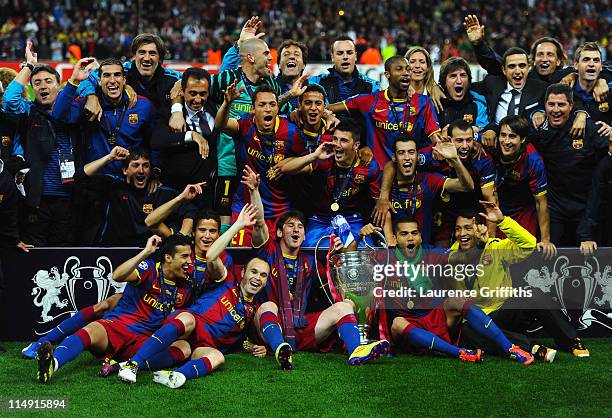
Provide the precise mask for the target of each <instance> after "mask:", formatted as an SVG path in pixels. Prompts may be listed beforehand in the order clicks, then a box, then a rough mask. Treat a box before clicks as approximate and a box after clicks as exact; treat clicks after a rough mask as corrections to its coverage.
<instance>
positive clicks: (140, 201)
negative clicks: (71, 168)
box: [77, 147, 195, 246]
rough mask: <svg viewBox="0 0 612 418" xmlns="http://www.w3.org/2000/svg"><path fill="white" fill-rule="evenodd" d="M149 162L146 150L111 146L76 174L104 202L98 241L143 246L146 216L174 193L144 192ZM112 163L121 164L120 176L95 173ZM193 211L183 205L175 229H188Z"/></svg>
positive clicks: (148, 179) (146, 233) (165, 190)
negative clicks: (107, 151)
mask: <svg viewBox="0 0 612 418" xmlns="http://www.w3.org/2000/svg"><path fill="white" fill-rule="evenodd" d="M150 161H151V159H150V157H149V153H148V152H147V151H146V150H145V149H142V148H140V149H138V148H137V149H133V150H129V151H128V150H127V149H125V148H121V147H114V148H113V149H112V151H111V152H110V153H109V154H108V155H106V156H104V157H102V158H100V159H99V160H96V161H93V162H91V163H89V164H86V165H85V167H84V168H83V171H82V172H80V173H78V174H77V180H78V181H79V183H82V185H83V186H84V187H86V188H89V189H92V190H95V191H97V192H98V193H99V194H100V195H101V196H102V197H103V200H104V202H105V205H106V209H105V211H104V213H105V217H106V218H105V220H104V224H103V226H102V229H101V231H100V232H99V234H98V239H97V242H99V243H101V244H103V245H109V246H112V245H115V246H126V245H127V246H139V245H143V244H144V242H145V241H146V237H147V236H148V235H149V230H148V228H147V225H146V224H145V218H146V216H147V215H148V214H149V213H151V212H152V211H153V209H155V208H157V207H159V206H161V205H162V204H164V203H165V202H167V201H169V200H171V199H172V198H174V197H175V196H176V194H177V193H176V191H175V190H173V189H170V188H168V187H164V186H161V187H158V188H157V190H156V191H155V192H153V193H151V194H149V193H148V192H147V186H148V183H149V181H150V177H151V162H150ZM114 162H120V164H122V173H123V177H118V176H112V175H108V174H100V175H96V174H97V173H98V172H100V170H101V169H102V168H103V167H104V166H105V165H107V164H111V163H114ZM194 212H195V209H194V208H193V206H191V205H183V206H182V207H181V210H180V211H179V212H178V213H177V215H176V217H175V219H174V220H173V222H172V226H173V227H174V228H175V230H179V229H183V230H187V231H188V230H189V228H190V227H191V225H192V222H193V221H192V220H193V217H194ZM185 219H188V220H185ZM183 223H185V225H184V226H183V225H182V224H183Z"/></svg>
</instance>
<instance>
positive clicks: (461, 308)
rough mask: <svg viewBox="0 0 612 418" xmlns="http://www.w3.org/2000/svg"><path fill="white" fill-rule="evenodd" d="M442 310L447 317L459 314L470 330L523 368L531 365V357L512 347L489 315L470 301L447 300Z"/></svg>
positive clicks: (518, 348)
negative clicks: (488, 341)
mask: <svg viewBox="0 0 612 418" xmlns="http://www.w3.org/2000/svg"><path fill="white" fill-rule="evenodd" d="M444 310H445V312H446V313H447V316H451V315H452V314H460V315H461V316H462V317H464V318H465V319H466V320H467V322H468V323H469V324H470V326H471V327H472V329H474V331H476V332H477V333H479V334H480V335H482V336H483V337H486V338H487V339H489V340H491V341H493V342H494V343H495V344H496V345H497V346H498V347H499V348H500V349H501V350H503V351H504V352H505V353H508V355H509V356H510V357H511V358H513V359H515V360H516V361H518V362H519V363H522V364H524V365H525V366H527V365H529V364H531V363H533V356H532V355H531V354H530V353H528V352H527V351H525V350H523V349H521V348H520V347H519V346H517V345H514V344H512V343H511V342H510V340H508V338H506V336H505V335H504V333H503V332H502V330H501V329H499V327H498V326H497V324H495V322H493V319H491V317H490V316H489V315H487V314H486V313H484V312H483V310H482V309H480V308H479V307H478V306H476V305H474V304H473V303H472V301H470V300H465V299H463V298H449V299H447V300H445V301H444Z"/></svg>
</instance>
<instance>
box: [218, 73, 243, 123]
mask: <svg viewBox="0 0 612 418" xmlns="http://www.w3.org/2000/svg"><path fill="white" fill-rule="evenodd" d="M236 84H237V82H236V81H234V82H233V83H232V84H230V85H229V86H227V90H225V91H224V92H223V95H224V97H225V99H224V100H223V104H221V107H220V108H219V110H218V111H217V116H216V117H215V128H217V129H219V130H220V131H223V132H225V133H227V134H230V135H235V134H237V133H238V131H239V130H240V126H239V125H238V121H237V120H236V119H234V118H230V117H229V112H230V107H231V105H232V102H233V101H234V100H236V99H237V98H238V97H240V93H241V92H242V90H243V89H244V86H243V87H241V88H240V89H236Z"/></svg>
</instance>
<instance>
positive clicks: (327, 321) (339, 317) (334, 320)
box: [314, 302, 389, 365]
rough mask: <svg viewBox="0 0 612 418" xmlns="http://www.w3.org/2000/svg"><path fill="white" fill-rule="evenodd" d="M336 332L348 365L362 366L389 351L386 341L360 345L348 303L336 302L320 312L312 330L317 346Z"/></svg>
mask: <svg viewBox="0 0 612 418" xmlns="http://www.w3.org/2000/svg"><path fill="white" fill-rule="evenodd" d="M336 330H337V332H338V335H339V336H340V339H341V340H342V342H343V343H344V344H345V345H346V348H347V350H348V352H349V364H350V365H359V364H363V363H366V362H368V361H370V360H372V359H376V358H378V357H381V356H383V355H384V354H385V353H386V352H387V351H388V349H389V342H388V341H386V340H380V341H375V342H373V343H370V344H366V345H360V342H361V337H360V335H359V329H358V328H357V318H356V317H355V313H354V311H353V305H352V304H350V303H347V302H336V303H334V304H333V305H332V306H330V307H329V308H327V309H325V310H324V311H323V312H321V315H320V316H319V319H318V321H317V323H316V325H315V329H314V333H315V339H316V341H317V344H320V343H322V342H323V341H325V340H326V339H327V338H328V337H329V336H330V335H331V334H332V332H334V331H336Z"/></svg>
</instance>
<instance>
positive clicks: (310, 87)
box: [298, 84, 327, 103]
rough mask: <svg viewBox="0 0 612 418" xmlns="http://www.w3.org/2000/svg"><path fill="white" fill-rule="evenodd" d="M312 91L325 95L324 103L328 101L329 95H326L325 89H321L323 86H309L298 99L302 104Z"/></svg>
mask: <svg viewBox="0 0 612 418" xmlns="http://www.w3.org/2000/svg"><path fill="white" fill-rule="evenodd" d="M310 91H316V92H317V93H321V94H322V95H323V101H325V100H327V94H326V93H325V89H324V88H323V87H321V85H319V84H309V85H307V86H306V89H305V90H304V93H302V95H301V96H300V97H299V99H298V100H299V102H300V103H302V99H303V98H304V95H305V94H306V93H308V92H310Z"/></svg>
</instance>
